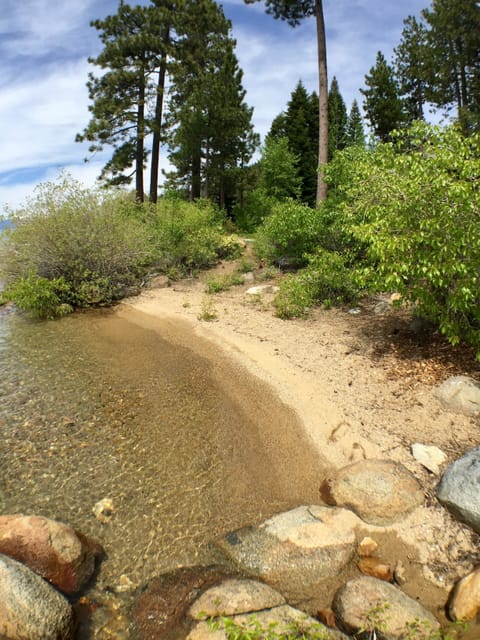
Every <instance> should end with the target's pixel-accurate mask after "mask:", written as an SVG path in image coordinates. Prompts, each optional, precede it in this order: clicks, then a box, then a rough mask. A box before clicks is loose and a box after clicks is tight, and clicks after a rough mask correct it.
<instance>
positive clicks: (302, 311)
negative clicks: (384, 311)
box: [273, 249, 358, 318]
mask: <svg viewBox="0 0 480 640" xmlns="http://www.w3.org/2000/svg"><path fill="white" fill-rule="evenodd" d="M357 294H358V292H357V289H356V286H355V284H354V282H353V279H352V274H351V272H350V271H349V270H348V269H347V267H346V266H345V262H344V259H343V258H342V256H341V255H340V254H338V253H333V252H330V251H326V250H324V249H318V250H317V252H316V253H315V254H314V255H312V256H310V258H309V264H308V266H307V267H306V268H305V269H302V270H301V271H299V273H298V274H297V275H296V276H287V277H286V278H285V279H284V280H283V281H282V282H281V283H280V291H279V292H278V294H277V295H276V297H275V300H274V301H273V305H274V307H275V309H276V315H277V316H279V317H280V318H299V317H300V318H301V317H303V316H305V315H307V313H308V311H309V309H310V308H311V307H312V306H313V305H315V304H318V303H322V304H323V305H324V306H326V307H331V306H332V305H339V304H342V303H346V302H353V301H354V300H355V299H356V297H357Z"/></svg>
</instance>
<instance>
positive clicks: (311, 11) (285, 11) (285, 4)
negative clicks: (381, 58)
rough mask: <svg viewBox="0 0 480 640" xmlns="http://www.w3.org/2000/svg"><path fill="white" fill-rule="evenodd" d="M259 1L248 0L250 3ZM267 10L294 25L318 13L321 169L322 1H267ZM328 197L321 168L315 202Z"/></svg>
mask: <svg viewBox="0 0 480 640" xmlns="http://www.w3.org/2000/svg"><path fill="white" fill-rule="evenodd" d="M258 1H259V0H245V2H246V3H247V4H251V3H253V2H258ZM265 5H266V8H267V13H269V14H271V15H273V17H274V18H279V19H281V20H286V21H287V22H288V23H289V24H290V25H291V26H292V27H296V26H298V25H299V24H300V23H301V22H302V20H304V19H305V18H308V17H311V16H315V21H316V28H317V57H318V84H319V94H318V97H319V105H318V113H319V126H318V162H317V166H318V167H319V168H321V167H322V166H323V165H326V164H327V163H328V80H327V47H326V39H325V20H324V15H323V1H322V0H265ZM326 197H327V185H326V182H325V181H324V179H323V174H322V172H321V171H319V172H318V175H317V191H316V202H317V205H318V204H320V202H322V201H323V200H325V199H326Z"/></svg>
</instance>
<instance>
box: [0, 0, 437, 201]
mask: <svg viewBox="0 0 480 640" xmlns="http://www.w3.org/2000/svg"><path fill="white" fill-rule="evenodd" d="M131 3H132V4H134V2H133V1H132V2H131ZM142 3H144V4H145V3H146V0H142ZM222 4H223V8H224V11H225V14H226V15H227V17H228V18H230V20H231V21H232V23H233V36H234V37H235V38H236V40H237V49H236V53H237V57H238V59H239V63H240V67H241V68H242V69H243V71H244V82H243V83H244V87H245V89H246V90H247V97H246V101H247V103H248V104H249V105H250V106H252V107H254V126H255V129H256V130H257V131H258V132H259V133H260V134H261V135H262V137H263V136H264V135H265V133H266V132H267V131H268V129H269V128H270V124H271V122H272V120H273V118H274V117H275V116H276V115H277V114H278V113H279V112H280V111H282V109H284V108H285V106H286V103H287V102H288V100H289V97H290V94H291V92H292V90H293V89H294V88H295V86H296V84H297V82H298V81H299V80H302V82H303V83H304V85H305V86H306V88H307V89H308V90H309V91H313V90H318V89H317V84H318V81H317V62H316V38H315V22H314V19H313V18H310V19H309V20H307V21H305V22H304V23H303V24H302V25H300V26H299V27H296V28H295V29H293V28H292V27H290V26H289V25H288V24H286V23H284V22H281V21H277V20H274V19H273V18H272V17H271V16H267V15H265V12H264V4H263V3H262V2H260V3H258V4H255V5H245V4H244V3H243V0H225V2H223V3H222ZM429 4H430V2H429V0H403V1H402V2H398V0H324V12H325V21H326V27H327V55H328V66H329V81H331V79H332V77H333V76H336V77H337V80H338V82H339V86H340V91H341V93H342V95H343V97H344V99H345V102H346V104H347V108H348V109H349V108H350V105H351V102H352V100H353V99H357V101H358V102H359V104H360V105H361V103H362V96H361V95H360V93H359V88H360V87H362V86H363V83H364V77H365V74H366V73H368V71H369V69H370V68H371V67H372V66H373V65H374V64H375V57H376V53H377V51H379V50H381V51H382V52H383V53H384V54H385V56H386V57H387V59H390V56H391V54H392V51H393V48H394V47H395V46H396V45H397V44H398V42H399V38H400V34H401V31H402V29H403V19H404V18H406V17H407V16H408V15H415V16H419V14H420V11H421V9H423V8H425V7H428V6H429ZM117 7H118V0H1V9H2V11H1V15H0V123H1V124H0V126H1V132H0V213H1V211H2V209H3V207H4V205H5V204H7V205H9V206H10V207H16V206H19V205H20V204H22V203H23V202H24V201H25V198H26V197H27V196H29V195H31V193H32V191H33V189H34V187H35V185H36V184H37V183H38V182H41V181H44V180H51V179H54V178H55V177H56V176H57V175H58V173H59V171H60V170H61V169H62V168H65V169H67V170H68V171H69V172H70V173H71V174H72V175H74V176H75V177H77V178H78V179H80V180H81V181H82V182H84V183H85V184H87V185H91V184H94V181H95V178H96V176H98V174H99V172H100V169H101V167H102V165H103V164H104V163H105V162H106V160H107V159H108V152H107V154H104V155H97V156H95V157H94V158H92V159H91V161H90V162H88V163H84V161H83V160H84V158H85V156H86V155H88V153H87V149H86V146H87V145H82V144H78V143H75V141H74V140H75V135H76V133H78V132H80V131H82V129H83V128H84V127H85V126H86V124H87V123H88V120H89V113H88V95H87V89H86V86H85V83H86V81H87V75H88V73H89V72H90V71H93V70H94V67H93V66H92V65H90V64H88V62H87V58H88V56H92V55H93V56H94V55H96V54H97V53H98V52H99V50H100V43H99V39H98V35H97V32H96V30H95V29H93V28H91V27H90V26H89V23H90V21H91V20H92V19H95V18H102V17H104V16H105V15H107V14H111V13H115V12H116V10H117ZM163 166H164V167H165V155H164V156H163Z"/></svg>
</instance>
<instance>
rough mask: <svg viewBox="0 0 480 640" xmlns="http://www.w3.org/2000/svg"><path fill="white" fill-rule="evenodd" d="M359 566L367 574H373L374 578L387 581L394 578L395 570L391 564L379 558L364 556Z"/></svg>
mask: <svg viewBox="0 0 480 640" xmlns="http://www.w3.org/2000/svg"><path fill="white" fill-rule="evenodd" d="M357 566H358V568H359V569H360V571H361V572H362V573H363V574H365V575H366V576H372V578H378V579H379V580H385V581H386V582H391V581H392V580H393V571H392V569H391V568H390V566H389V565H388V564H385V562H382V561H381V560H379V559H378V558H362V559H361V560H360V561H359V563H358V565H357Z"/></svg>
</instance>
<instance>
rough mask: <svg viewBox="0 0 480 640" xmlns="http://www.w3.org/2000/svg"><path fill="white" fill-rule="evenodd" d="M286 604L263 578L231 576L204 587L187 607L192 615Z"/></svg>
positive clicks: (266, 607) (200, 616)
mask: <svg viewBox="0 0 480 640" xmlns="http://www.w3.org/2000/svg"><path fill="white" fill-rule="evenodd" d="M282 604H285V598H284V597H283V596H282V594H281V593H278V591H275V589H272V587H269V586H268V585H267V584H264V583H263V582H258V581H257V580H248V579H245V578H244V579H241V578H231V579H230V580H225V581H224V582H222V583H221V584H219V585H215V586H213V587H210V589H207V591H205V592H204V593H203V594H202V595H201V596H200V597H199V598H198V599H197V600H196V601H195V602H194V603H193V604H192V606H191V607H190V609H189V612H188V613H189V615H190V616H191V617H192V618H195V619H197V620H198V619H201V618H203V617H204V615H207V616H221V615H225V616H233V615H238V614H240V613H251V612H252V611H260V610H262V609H271V608H272V607H278V606H280V605H282Z"/></svg>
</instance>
